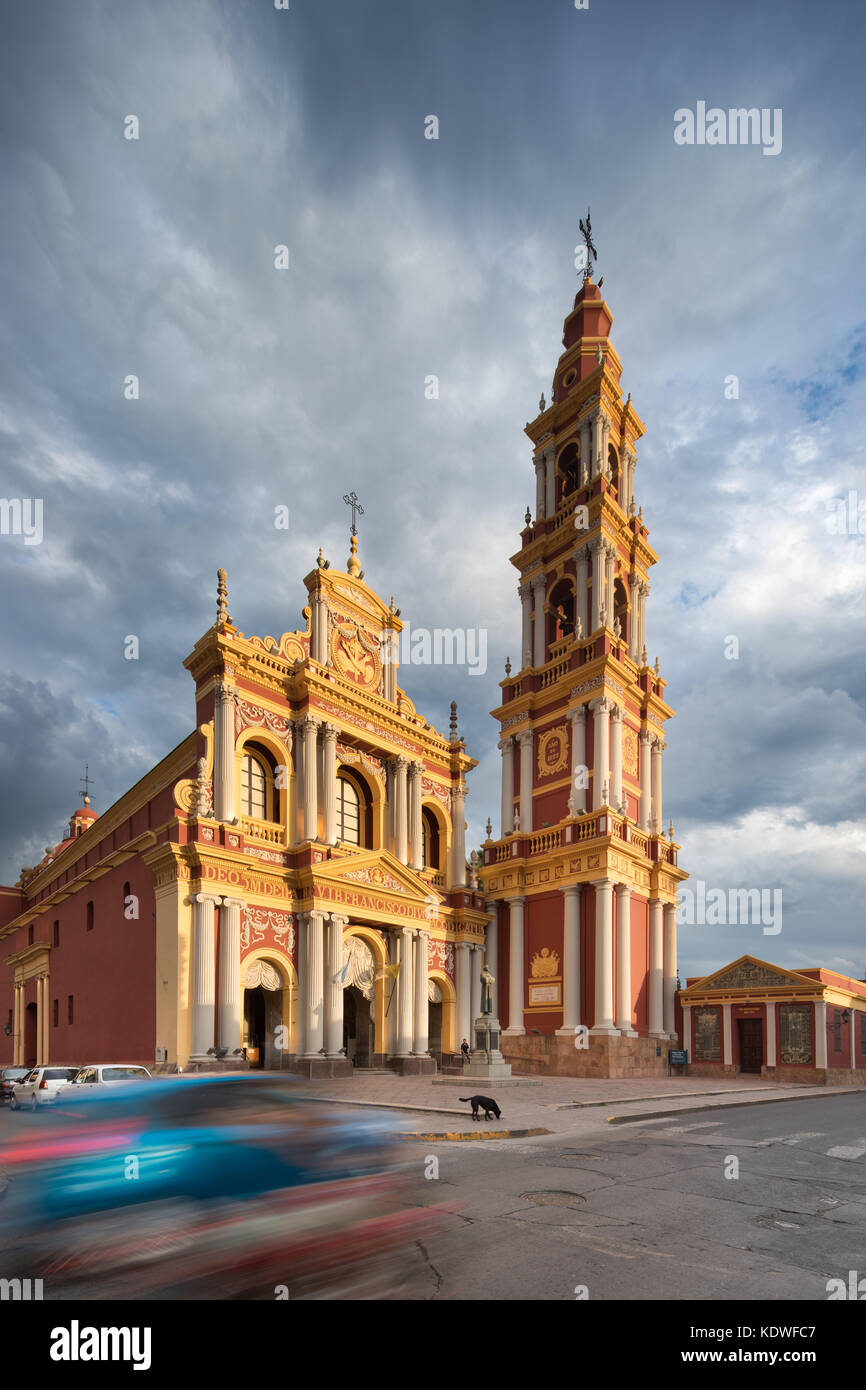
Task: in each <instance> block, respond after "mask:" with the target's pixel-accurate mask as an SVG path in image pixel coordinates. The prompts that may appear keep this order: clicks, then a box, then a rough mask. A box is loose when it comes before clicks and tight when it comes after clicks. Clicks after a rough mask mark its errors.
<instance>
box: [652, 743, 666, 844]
mask: <svg viewBox="0 0 866 1390" xmlns="http://www.w3.org/2000/svg"><path fill="white" fill-rule="evenodd" d="M663 748H664V743H663V742H662V740H661V739H660V738H659V737H658V735H656V737H655V738H654V739H653V741H652V770H651V780H652V803H653V809H652V822H653V824H652V829H653V832H654V834H656V835H661V834H662V833H663V831H664V814H663V812H662V749H663Z"/></svg>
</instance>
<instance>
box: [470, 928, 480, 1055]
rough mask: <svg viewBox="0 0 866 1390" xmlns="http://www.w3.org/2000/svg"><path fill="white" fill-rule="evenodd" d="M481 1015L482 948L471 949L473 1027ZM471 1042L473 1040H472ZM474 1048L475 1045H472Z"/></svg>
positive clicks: (471, 1014)
mask: <svg viewBox="0 0 866 1390" xmlns="http://www.w3.org/2000/svg"><path fill="white" fill-rule="evenodd" d="M480 1014H481V947H480V946H470V947H469V1018H470V1024H471V1026H472V1027H474V1026H475V1020H476V1018H478V1017H479V1016H480ZM470 1042H472V1039H471V1038H470ZM472 1045H473V1046H474V1043H472Z"/></svg>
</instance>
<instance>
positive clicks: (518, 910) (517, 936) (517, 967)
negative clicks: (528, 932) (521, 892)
mask: <svg viewBox="0 0 866 1390" xmlns="http://www.w3.org/2000/svg"><path fill="white" fill-rule="evenodd" d="M523 902H524V900H523V898H512V899H511V900H510V902H509V904H508V916H509V927H508V945H509V953H508V1027H507V1028H506V1029H505V1030H504V1032H505V1034H506V1035H510V1036H511V1037H522V1036H523V1034H524V1033H525V1031H526V1029H525V1028H524V1026H523V990H524V985H523V979H524V975H525V974H526V966H525V963H524V960H523Z"/></svg>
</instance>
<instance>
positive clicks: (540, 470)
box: [533, 454, 547, 521]
mask: <svg viewBox="0 0 866 1390" xmlns="http://www.w3.org/2000/svg"><path fill="white" fill-rule="evenodd" d="M533 463H534V464H535V520H536V521H541V519H542V517H543V516H544V501H545V495H546V492H547V487H546V476H545V475H546V471H547V470H546V466H545V462H544V455H543V454H539V455H538V456H537V457H536V458H534V459H533Z"/></svg>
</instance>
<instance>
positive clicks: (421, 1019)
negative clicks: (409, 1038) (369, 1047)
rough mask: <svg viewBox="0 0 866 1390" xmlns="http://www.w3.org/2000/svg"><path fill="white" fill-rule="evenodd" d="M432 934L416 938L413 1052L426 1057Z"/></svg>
mask: <svg viewBox="0 0 866 1390" xmlns="http://www.w3.org/2000/svg"><path fill="white" fill-rule="evenodd" d="M429 939H430V933H429V932H426V931H419V932H418V934H417V936H416V937H415V1038H414V1042H413V1045H412V1052H413V1055H414V1056H415V1057H426V1056H427V1054H428V1052H429V1050H430V1039H429V1036H428V1034H429V1030H430V1000H429V998H428V971H427V957H428V949H427V943H428V941H429Z"/></svg>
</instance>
